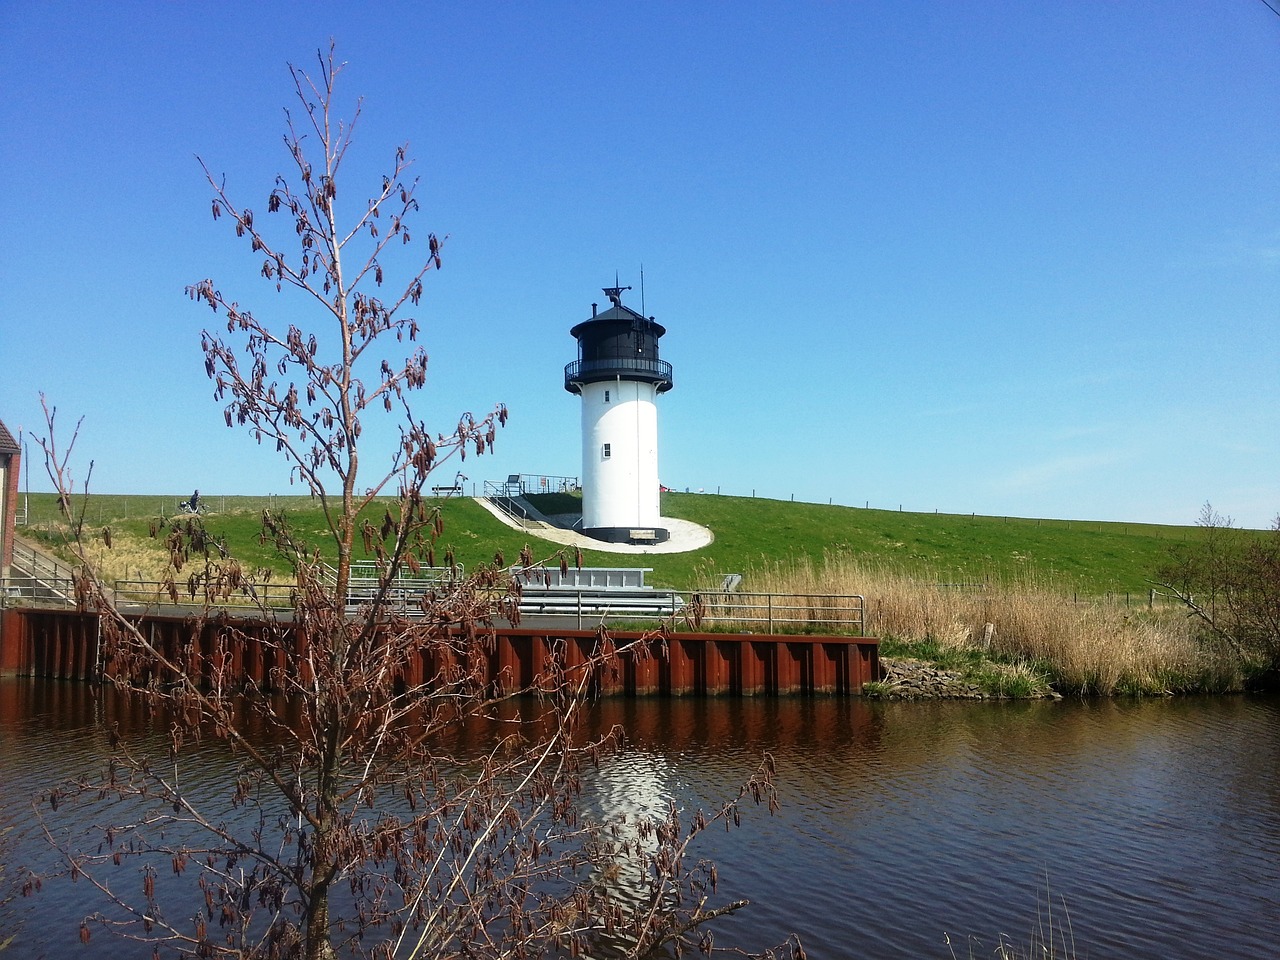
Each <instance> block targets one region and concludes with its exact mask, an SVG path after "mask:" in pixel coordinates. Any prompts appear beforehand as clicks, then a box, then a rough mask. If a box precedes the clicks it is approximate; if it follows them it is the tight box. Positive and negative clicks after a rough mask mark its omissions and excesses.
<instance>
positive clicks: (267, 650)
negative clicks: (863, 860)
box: [0, 608, 880, 697]
mask: <svg viewBox="0 0 1280 960" xmlns="http://www.w3.org/2000/svg"><path fill="white" fill-rule="evenodd" d="M134 622H136V623H137V624H138V625H139V627H140V629H142V630H143V631H144V634H145V635H146V637H147V639H148V641H149V642H150V643H151V644H153V645H154V646H155V647H156V649H158V650H160V651H162V652H163V653H164V654H165V656H166V657H168V658H169V659H170V660H171V661H172V662H175V663H179V664H181V665H182V668H183V669H184V670H185V671H187V672H188V674H190V675H199V676H202V677H208V676H209V675H210V673H211V672H212V671H214V670H217V669H218V668H224V667H225V668H227V669H228V670H229V672H230V674H231V675H232V676H236V677H241V678H243V679H244V680H245V681H252V682H253V683H254V684H255V685H258V686H261V687H266V688H270V687H271V686H273V685H274V684H273V680H272V678H273V676H278V675H279V674H278V673H277V671H284V670H291V671H303V674H302V675H303V676H305V669H306V666H305V665H306V649H307V644H306V637H305V636H303V635H301V634H300V633H299V632H298V631H296V630H295V629H294V627H293V624H291V623H289V622H287V621H263V620H251V619H238V618H235V619H233V618H222V619H214V620H208V621H205V622H203V623H201V624H199V626H198V628H197V623H196V621H194V620H192V619H189V618H183V617H166V616H157V615H150V614H148V615H143V616H139V617H137V618H135V620H134ZM228 628H232V629H233V631H234V635H235V636H236V637H237V638H238V641H237V642H234V643H227V642H225V641H224V639H223V638H225V637H226V636H228V635H230V634H229V631H228ZM646 637H647V638H649V639H647V641H646V639H645V638H646ZM601 644H610V645H612V647H613V649H614V651H615V652H616V653H617V654H618V655H617V656H616V657H615V658H613V659H612V660H611V661H610V665H609V666H607V667H603V668H602V667H600V666H599V664H592V665H591V667H590V669H592V670H593V676H592V678H591V689H592V692H593V693H595V694H597V695H600V696H632V697H644V696H756V695H765V696H770V695H772V696H786V695H792V694H834V695H852V694H858V693H861V691H862V686H863V684H864V683H867V682H869V681H871V680H876V679H878V678H879V673H880V659H879V643H878V641H876V640H874V639H869V638H866V637H837V636H807V635H806V636H767V635H761V634H724V633H667V634H664V635H661V636H657V637H655V636H654V635H653V634H643V633H637V632H634V631H612V632H610V633H609V634H608V635H607V636H604V635H602V634H601V633H600V632H599V631H595V630H564V629H549V628H548V629H536V628H529V627H520V628H497V629H495V630H494V631H492V633H490V634H486V635H484V636H482V638H481V641H480V643H478V644H476V645H472V647H471V649H470V652H469V653H463V652H461V650H460V649H458V648H452V649H451V648H450V647H449V645H447V644H434V645H432V646H430V647H426V648H424V649H423V650H422V652H421V655H420V656H419V657H418V658H417V659H416V660H415V661H413V662H412V663H410V664H408V665H407V666H406V668H405V670H404V673H403V676H401V677H400V678H399V680H400V682H401V683H403V684H406V685H416V684H421V683H428V682H430V681H431V680H432V679H433V678H435V677H438V676H441V675H443V674H448V673H452V672H454V671H456V670H466V671H468V672H473V673H475V674H476V675H478V676H479V677H480V678H482V679H483V680H484V681H485V682H486V683H488V684H492V685H493V686H494V687H495V689H498V690H503V691H518V690H526V689H530V688H532V687H534V686H535V685H536V684H537V683H539V682H546V678H547V677H548V675H549V668H550V667H551V666H552V665H553V662H554V660H555V658H557V657H558V658H559V663H560V665H561V666H562V668H563V669H564V670H565V671H566V672H572V671H575V670H581V669H584V668H586V666H587V665H588V664H589V663H590V662H591V661H592V660H593V659H595V658H596V656H597V654H598V653H599V652H600V650H601V647H600V645H601ZM100 659H101V641H100V635H99V629H98V620H97V617H96V616H94V615H93V614H89V613H77V612H75V611H62V610H47V609H34V608H33V609H22V608H19V609H11V610H6V611H4V621H3V633H0V673H2V674H6V675H14V674H26V675H34V676H41V677H51V678H57V679H69V680H91V679H95V678H96V677H97V675H98V672H99V670H100V669H102V670H104V671H105V672H107V673H108V674H109V673H110V670H111V665H110V663H103V664H101V666H100V664H99V661H100ZM159 679H161V680H163V679H164V678H159Z"/></svg>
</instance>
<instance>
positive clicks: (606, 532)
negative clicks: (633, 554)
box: [582, 527, 671, 543]
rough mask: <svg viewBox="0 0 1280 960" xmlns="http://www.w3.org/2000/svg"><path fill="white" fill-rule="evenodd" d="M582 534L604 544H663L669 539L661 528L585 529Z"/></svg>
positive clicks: (669, 534) (667, 531) (669, 533)
mask: <svg viewBox="0 0 1280 960" xmlns="http://www.w3.org/2000/svg"><path fill="white" fill-rule="evenodd" d="M582 533H584V534H585V535H586V536H588V537H591V538H592V539H593V540H603V541H604V542H605V543H665V542H666V541H667V540H668V539H670V537H671V532H670V531H669V530H666V529H665V528H663V527H587V528H584V529H583V530H582Z"/></svg>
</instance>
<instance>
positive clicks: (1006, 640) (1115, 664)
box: [746, 552, 1237, 694]
mask: <svg viewBox="0 0 1280 960" xmlns="http://www.w3.org/2000/svg"><path fill="white" fill-rule="evenodd" d="M746 585H747V588H748V589H750V590H757V591H768V592H776V593H831V594H846V595H847V594H860V595H862V596H863V597H865V598H866V602H867V616H868V629H867V632H868V634H870V635H873V636H880V637H881V638H884V639H892V640H896V641H899V642H901V643H903V644H905V645H907V646H911V645H921V644H925V645H929V646H931V647H934V648H936V649H938V650H940V651H942V652H947V651H975V650H976V651H981V652H983V653H984V654H986V655H989V656H991V657H993V658H996V659H1001V660H1006V661H1010V662H1016V663H1023V664H1034V665H1035V666H1036V668H1037V669H1039V670H1042V671H1044V672H1047V673H1048V674H1049V675H1050V677H1051V679H1052V681H1053V683H1054V685H1055V687H1057V688H1058V689H1060V690H1062V691H1070V692H1079V693H1098V694H1113V693H1117V692H1129V693H1163V692H1176V691H1186V690H1190V689H1205V688H1208V687H1212V688H1215V689H1222V688H1224V687H1229V686H1231V685H1232V684H1233V683H1234V682H1236V680H1237V678H1236V670H1235V669H1234V665H1233V664H1230V663H1227V662H1224V660H1223V658H1222V656H1221V655H1220V654H1218V653H1216V652H1213V651H1209V650H1206V649H1205V648H1204V647H1203V646H1202V645H1201V644H1200V643H1198V642H1197V639H1196V636H1195V635H1194V632H1193V630H1192V627H1191V624H1190V623H1189V622H1188V620H1187V619H1186V617H1185V616H1183V615H1181V614H1179V613H1176V612H1173V611H1166V612H1161V611H1159V610H1156V611H1149V610H1146V609H1144V608H1132V607H1128V606H1125V605H1124V604H1121V603H1116V602H1109V601H1104V600H1097V599H1081V600H1077V599H1076V598H1075V597H1074V596H1073V595H1072V593H1071V592H1070V591H1066V590H1061V589H1055V588H1054V587H1053V586H1052V585H1050V584H1046V583H1043V582H1040V581H1037V580H1036V579H1035V578H1034V577H1030V576H1028V577H1025V578H1023V579H1020V580H1019V581H1017V582H1008V581H998V580H992V581H988V582H982V583H971V584H959V585H957V584H948V583H947V582H946V577H945V576H940V575H939V576H933V577H928V578H922V577H921V576H920V574H919V573H918V572H913V573H910V574H908V573H906V572H904V571H901V570H895V569H893V568H891V567H887V566H884V565H882V564H874V563H871V564H869V563H866V562H865V561H861V560H859V559H858V558H856V557H852V556H849V555H846V554H841V553H836V552H828V553H827V554H826V555H825V556H824V558H823V559H822V560H821V561H819V562H813V561H811V560H808V559H796V560H790V561H785V562H777V563H774V564H770V565H767V566H763V567H760V568H756V569H752V570H750V571H749V572H748V574H747V577H746ZM988 625H990V626H988Z"/></svg>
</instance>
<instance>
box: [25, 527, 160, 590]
mask: <svg viewBox="0 0 1280 960" xmlns="http://www.w3.org/2000/svg"><path fill="white" fill-rule="evenodd" d="M69 535H70V531H69V529H68V528H67V527H66V525H65V524H61V525H59V526H58V527H54V528H52V529H51V530H50V531H49V533H48V535H47V536H48V539H49V540H51V541H52V542H54V543H57V542H58V541H59V540H60V539H62V538H65V537H68V536H69ZM85 553H86V555H87V556H88V558H89V561H90V563H92V564H93V567H94V570H95V572H96V573H97V575H98V577H99V578H100V579H101V580H102V581H103V582H105V583H108V584H110V583H114V582H116V581H118V580H143V581H152V582H154V581H159V580H162V579H164V576H165V573H166V571H167V569H168V565H169V553H168V551H167V550H166V549H165V546H164V541H163V540H160V539H153V538H151V537H144V536H138V535H135V534H130V533H123V532H121V531H119V530H114V529H113V530H112V532H111V546H110V547H108V546H107V545H106V543H105V542H104V538H103V537H102V535H101V531H97V535H94V532H90V531H86V537H85Z"/></svg>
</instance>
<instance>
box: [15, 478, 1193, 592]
mask: <svg viewBox="0 0 1280 960" xmlns="http://www.w3.org/2000/svg"><path fill="white" fill-rule="evenodd" d="M185 496H186V494H181V495H171V496H146V495H139V496H117V495H104V496H97V495H95V496H93V497H91V498H90V501H89V507H88V510H87V512H86V520H87V522H88V525H89V527H90V529H100V528H101V527H103V526H110V527H111V528H112V531H113V534H115V533H119V532H132V533H134V534H136V535H138V536H141V537H145V536H146V535H147V533H148V527H149V526H150V523H151V522H152V521H154V520H155V519H156V518H158V517H160V516H172V515H173V514H174V513H175V512H176V508H177V503H178V501H179V500H181V499H184V498H185ZM533 499H534V502H535V503H537V504H538V506H539V509H542V510H543V511H544V512H547V513H567V512H572V511H573V510H575V509H580V502H581V501H580V500H579V499H578V498H577V497H574V496H572V495H569V494H548V495H545V496H540V497H535V498H533ZM205 502H206V503H207V504H208V505H209V506H210V507H211V508H212V509H213V512H212V513H210V514H209V515H208V516H207V517H206V523H207V525H208V527H209V529H210V530H211V531H212V532H213V533H214V534H215V535H216V536H222V537H225V538H226V540H227V542H228V544H229V545H230V546H231V548H232V552H233V553H234V554H235V555H236V556H238V557H239V558H240V559H241V561H242V562H244V563H246V564H248V565H252V566H273V567H276V568H279V564H278V560H277V559H276V558H275V557H273V556H272V555H271V552H270V550H269V549H268V548H264V547H262V546H260V545H259V544H258V542H257V534H258V529H259V525H258V519H259V517H260V515H261V511H262V510H263V509H264V508H265V507H269V506H274V507H277V508H283V509H285V510H286V511H287V512H288V514H289V516H290V518H291V520H292V522H293V523H294V526H295V528H296V529H297V530H298V531H300V532H301V533H303V534H304V535H305V536H306V537H308V538H310V539H312V540H313V541H314V543H315V544H316V546H318V547H319V548H320V549H321V550H322V552H327V545H326V544H325V542H324V537H323V520H322V517H321V514H320V511H319V509H318V508H317V506H316V505H315V502H314V501H312V500H311V499H310V498H308V497H217V496H210V497H206V498H205ZM437 502H438V503H439V505H440V507H441V510H442V512H443V515H444V521H445V533H444V537H443V539H442V541H441V545H440V548H439V549H438V550H437V561H438V562H440V561H441V560H442V558H443V555H444V549H445V547H446V546H452V547H453V549H454V554H455V557H456V559H457V560H458V561H460V562H462V563H464V564H466V565H467V567H468V569H472V568H474V566H475V565H476V564H478V563H481V562H488V561H492V560H493V558H494V555H495V553H497V552H501V553H502V555H503V558H504V559H505V561H506V562H507V563H512V562H514V561H515V560H516V558H517V557H518V556H519V553H520V549H521V547H523V546H524V545H525V544H526V543H528V544H529V545H530V546H531V548H532V550H533V553H534V555H535V556H537V557H549V556H551V555H553V554H555V552H556V550H557V549H559V548H558V547H557V546H556V545H555V544H551V543H547V542H545V541H539V540H537V539H536V538H533V537H529V536H527V535H525V534H522V533H520V532H519V531H516V530H512V529H511V528H509V527H507V526H505V525H503V524H502V523H501V522H499V521H498V520H497V519H496V518H494V517H493V516H491V515H490V514H489V513H488V512H487V511H486V510H484V509H483V508H482V507H480V506H479V505H478V504H476V503H475V502H474V501H472V500H470V499H465V498H451V499H446V500H440V501H437ZM29 504H30V518H29V524H28V527H27V528H26V529H27V531H29V532H30V531H39V530H41V529H42V528H48V527H49V525H51V524H53V523H56V522H57V519H58V518H57V510H56V506H57V505H56V502H55V499H54V497H53V495H52V494H31V495H30V497H29ZM662 511H663V515H664V516H669V517H676V518H680V519H685V520H691V521H693V522H695V523H699V524H702V525H703V526H706V527H709V528H710V529H711V530H712V531H713V532H714V533H715V541H714V542H713V543H712V544H710V545H709V546H707V547H705V548H703V549H701V550H696V551H692V552H690V553H684V554H648V555H621V554H610V553H606V552H603V551H593V550H587V551H584V554H583V562H584V565H586V566H602V567H609V566H639V567H650V568H652V570H653V572H652V573H651V574H650V575H649V577H648V582H650V583H653V584H656V585H667V586H677V587H689V586H697V585H701V584H705V583H707V582H709V581H710V580H711V578H712V577H714V576H718V575H719V574H723V573H730V572H734V573H742V572H746V571H749V570H751V569H752V568H759V567H761V566H763V565H765V564H769V563H772V562H773V561H776V560H779V559H786V558H798V557H808V558H811V559H814V560H821V558H822V557H823V555H824V553H826V552H829V551H837V552H841V553H845V554H848V555H850V556H853V557H855V558H859V559H862V560H865V561H868V562H874V563H882V564H885V565H889V566H892V567H894V568H896V569H901V570H904V571H907V572H912V571H918V572H919V573H920V575H921V576H924V577H929V578H932V579H934V580H940V581H942V582H956V583H963V582H969V583H971V582H975V581H983V580H987V579H990V578H1011V577H1015V576H1017V577H1025V576H1026V575H1028V574H1031V575H1034V576H1035V577H1037V578H1040V579H1042V580H1044V581H1046V582H1049V583H1052V584H1055V585H1057V586H1059V587H1061V588H1063V589H1066V590H1068V591H1079V593H1080V594H1081V595H1082V596H1102V595H1106V594H1120V595H1124V594H1126V593H1128V594H1132V595H1133V596H1134V600H1135V603H1136V602H1137V601H1138V599H1140V598H1143V597H1145V595H1146V590H1147V588H1148V584H1147V582H1146V581H1147V578H1148V577H1150V576H1151V575H1152V573H1153V571H1154V570H1155V569H1156V568H1157V567H1158V566H1159V565H1160V563H1161V562H1162V561H1163V559H1164V557H1165V554H1166V552H1167V550H1168V548H1169V546H1170V545H1171V544H1172V543H1174V542H1176V541H1179V540H1183V539H1186V538H1188V537H1191V536H1194V535H1195V533H1196V529H1197V528H1195V527H1192V526H1186V527H1174V526H1156V525H1149V524H1132V523H1128V524H1126V523H1100V522H1093V521H1090V522H1083V521H1064V520H1025V519H1018V518H1012V517H1010V518H1004V517H972V516H957V515H954V514H931V513H930V514H924V513H900V512H894V511H889V510H864V509H859V508H855V507H840V506H826V505H821V504H810V503H791V502H786V501H778V500H764V499H755V498H748V497H724V496H715V495H708V494H685V493H665V494H663V495H662Z"/></svg>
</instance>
